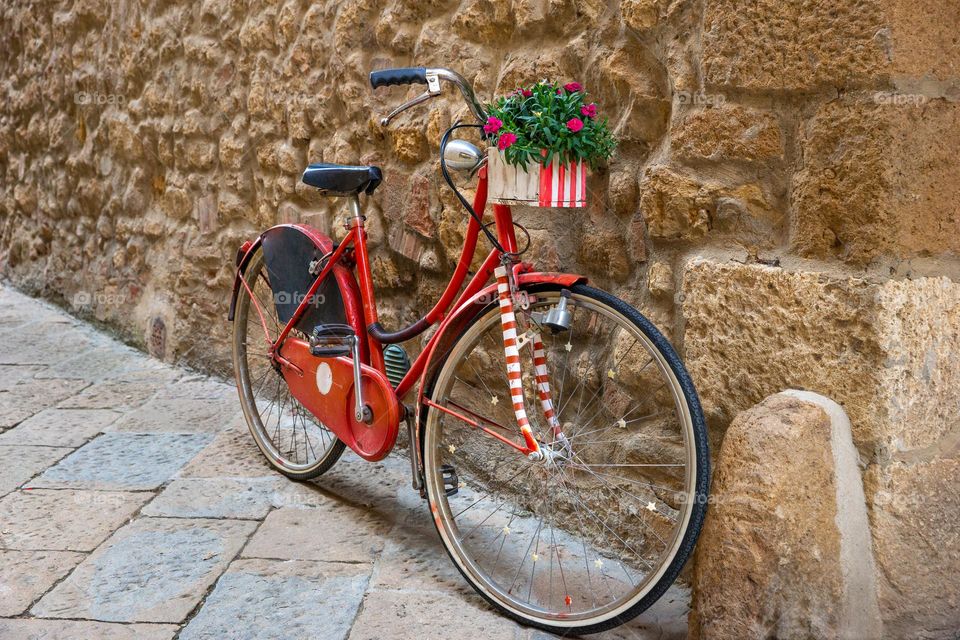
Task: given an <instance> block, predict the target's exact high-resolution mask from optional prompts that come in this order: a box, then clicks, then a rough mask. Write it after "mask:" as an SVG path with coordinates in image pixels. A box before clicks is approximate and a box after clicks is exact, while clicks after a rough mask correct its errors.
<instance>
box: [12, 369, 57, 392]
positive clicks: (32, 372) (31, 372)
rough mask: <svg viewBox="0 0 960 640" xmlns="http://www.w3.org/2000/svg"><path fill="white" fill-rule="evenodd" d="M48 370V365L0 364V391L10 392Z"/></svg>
mask: <svg viewBox="0 0 960 640" xmlns="http://www.w3.org/2000/svg"><path fill="white" fill-rule="evenodd" d="M44 369H47V366H46V365H41V364H35V365H23V364H0V391H9V390H10V388H11V387H13V386H14V385H15V384H18V383H19V382H20V381H21V380H29V379H30V378H33V377H34V376H36V375H37V374H38V373H40V372H41V371H43V370H44Z"/></svg>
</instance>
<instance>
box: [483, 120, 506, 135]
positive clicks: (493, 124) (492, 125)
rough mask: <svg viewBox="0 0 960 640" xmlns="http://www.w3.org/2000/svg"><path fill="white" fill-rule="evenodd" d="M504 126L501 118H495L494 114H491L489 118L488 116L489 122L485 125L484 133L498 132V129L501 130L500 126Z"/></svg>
mask: <svg viewBox="0 0 960 640" xmlns="http://www.w3.org/2000/svg"><path fill="white" fill-rule="evenodd" d="M502 126H503V121H502V120H500V119H499V118H494V117H493V116H490V117H489V118H487V124H485V125H483V131H484V133H496V132H497V131H500V127H502Z"/></svg>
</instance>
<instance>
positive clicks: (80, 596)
mask: <svg viewBox="0 0 960 640" xmlns="http://www.w3.org/2000/svg"><path fill="white" fill-rule="evenodd" d="M255 527H256V523H254V522H248V521H240V520H207V519H179V518H140V519H138V520H135V521H134V522H133V523H131V524H129V525H127V526H125V527H123V528H122V529H120V530H119V531H117V532H116V533H115V534H114V535H113V536H112V537H111V538H110V539H109V540H107V541H106V542H105V543H104V544H103V545H101V546H100V547H99V548H98V549H97V550H96V551H95V552H94V553H93V554H92V555H91V556H90V557H89V558H87V559H86V560H85V561H84V562H83V563H81V564H80V566H79V567H77V568H76V569H75V570H74V571H73V573H71V574H70V576H69V577H68V578H67V579H66V580H64V581H63V582H61V583H60V584H59V585H57V586H56V588H54V589H53V591H51V592H50V593H48V594H47V595H46V596H44V597H43V599H41V600H40V602H38V603H37V604H36V605H34V607H33V609H32V610H31V612H32V613H33V615H35V616H38V617H47V618H89V619H95V620H102V621H109V622H181V621H182V620H183V619H184V618H186V616H187V614H189V613H190V611H192V610H193V608H194V607H195V606H196V605H197V603H198V602H200V600H201V598H202V597H203V596H204V594H205V592H206V590H207V588H208V587H209V586H210V585H211V584H213V583H214V581H216V579H217V577H218V576H219V575H220V574H221V573H223V571H224V569H226V567H227V565H228V564H229V563H230V561H231V560H232V559H233V557H234V556H235V555H236V554H237V552H238V551H239V550H240V547H241V546H243V544H244V542H246V540H247V538H248V537H249V535H250V533H251V532H252V531H253V530H254V528H255Z"/></svg>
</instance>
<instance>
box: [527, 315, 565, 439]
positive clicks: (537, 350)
mask: <svg viewBox="0 0 960 640" xmlns="http://www.w3.org/2000/svg"><path fill="white" fill-rule="evenodd" d="M533 367H534V371H535V372H536V377H537V395H538V396H540V406H541V407H542V408H543V415H544V416H545V417H546V419H547V424H549V425H550V428H551V429H552V430H553V433H554V434H557V433H560V421H559V420H558V419H557V414H556V413H555V412H554V410H553V398H552V396H551V395H550V376H549V374H548V373H547V354H546V350H545V349H544V348H543V339H542V338H541V337H540V333H539V332H536V333H534V334H533Z"/></svg>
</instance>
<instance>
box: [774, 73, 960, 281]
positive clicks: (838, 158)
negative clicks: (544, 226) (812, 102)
mask: <svg viewBox="0 0 960 640" xmlns="http://www.w3.org/2000/svg"><path fill="white" fill-rule="evenodd" d="M799 143H800V145H801V146H802V149H803V157H804V166H803V168H802V169H801V171H799V172H798V173H797V174H796V176H795V177H794V184H793V194H792V209H793V223H792V229H791V245H792V247H793V249H794V250H795V251H797V252H798V253H800V254H802V255H805V256H811V257H818V258H822V257H838V258H841V259H843V260H846V261H848V262H852V263H865V262H869V261H870V260H872V259H874V258H876V257H878V256H882V255H894V256H897V257H904V258H906V257H912V256H917V255H930V254H938V253H943V252H953V253H956V252H958V251H960V158H958V156H957V153H956V149H957V147H958V145H960V104H957V103H951V102H945V101H943V100H935V101H928V100H927V99H926V98H924V97H923V96H920V95H915V96H906V97H904V96H902V95H899V94H893V93H882V92H881V93H869V94H863V95H860V96H859V97H857V98H849V99H843V100H839V101H834V102H829V103H826V104H825V105H824V106H823V107H821V109H820V110H819V111H818V112H817V113H816V115H814V116H813V117H812V118H811V119H810V120H809V121H807V122H806V123H804V125H803V126H802V127H801V130H800V135H799Z"/></svg>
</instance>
